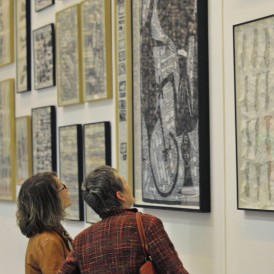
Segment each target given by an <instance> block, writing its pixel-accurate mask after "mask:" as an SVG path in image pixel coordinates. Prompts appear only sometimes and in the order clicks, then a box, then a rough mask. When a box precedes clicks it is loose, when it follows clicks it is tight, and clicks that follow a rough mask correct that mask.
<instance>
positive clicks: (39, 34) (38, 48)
mask: <svg viewBox="0 0 274 274" xmlns="http://www.w3.org/2000/svg"><path fill="white" fill-rule="evenodd" d="M54 38H55V37H54V25H53V24H48V25H46V26H44V27H41V28H39V29H36V30H34V31H33V56H34V88H35V89H43V88H47V87H52V86H55V39H54Z"/></svg>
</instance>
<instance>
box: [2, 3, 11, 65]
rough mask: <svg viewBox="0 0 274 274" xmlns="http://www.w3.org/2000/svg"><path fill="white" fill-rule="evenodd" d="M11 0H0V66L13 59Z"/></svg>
mask: <svg viewBox="0 0 274 274" xmlns="http://www.w3.org/2000/svg"><path fill="white" fill-rule="evenodd" d="M13 5H14V4H13V1H12V0H0V10H1V13H0V41H1V46H0V67H2V66H6V65H8V64H11V63H13V61H14V24H13V22H14V11H13Z"/></svg>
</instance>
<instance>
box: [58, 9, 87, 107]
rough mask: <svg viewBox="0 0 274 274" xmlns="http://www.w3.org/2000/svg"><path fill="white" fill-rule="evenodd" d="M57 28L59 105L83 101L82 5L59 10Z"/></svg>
mask: <svg viewBox="0 0 274 274" xmlns="http://www.w3.org/2000/svg"><path fill="white" fill-rule="evenodd" d="M55 28H56V64H57V70H56V72H57V75H58V77H57V96H58V105H59V106H65V105H72V104H79V103H82V101H83V95H82V77H81V75H82V69H81V62H80V60H81V50H80V49H81V39H80V5H79V4H76V5H73V6H70V7H68V8H66V9H63V10H61V11H59V12H57V13H56V24H55Z"/></svg>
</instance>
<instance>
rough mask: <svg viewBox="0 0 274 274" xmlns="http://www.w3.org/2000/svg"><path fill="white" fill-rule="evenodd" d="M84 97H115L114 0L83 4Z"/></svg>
mask: <svg viewBox="0 0 274 274" xmlns="http://www.w3.org/2000/svg"><path fill="white" fill-rule="evenodd" d="M81 28H82V29H81V33H82V64H83V98H84V101H93V100H99V99H104V98H110V97H112V62H111V60H112V54H111V50H112V48H111V0H93V1H90V0H86V1H83V2H82V3H81Z"/></svg>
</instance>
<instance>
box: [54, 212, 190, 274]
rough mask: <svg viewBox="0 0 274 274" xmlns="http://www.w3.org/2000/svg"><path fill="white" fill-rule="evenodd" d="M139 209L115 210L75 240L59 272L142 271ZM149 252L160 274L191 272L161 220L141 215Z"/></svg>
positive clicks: (120, 273) (89, 273)
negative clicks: (137, 221) (138, 222)
mask: <svg viewBox="0 0 274 274" xmlns="http://www.w3.org/2000/svg"><path fill="white" fill-rule="evenodd" d="M136 212H137V210H136V209H131V210H130V209H129V210H126V209H115V210H114V211H112V212H111V213H109V215H108V216H104V217H103V219H102V220H101V221H100V222H98V223H96V224H94V225H92V226H90V227H89V228H87V229H85V230H84V231H82V232H81V233H80V234H79V235H78V236H77V237H76V238H75V240H74V243H73V247H74V251H73V252H72V253H70V254H69V256H68V257H67V259H66V261H65V263H64V264H63V266H62V267H61V270H60V271H59V272H58V273H59V274H72V273H73V274H76V273H82V274H91V273H96V274H100V273H106V274H107V273H111V274H115V273H117V274H118V273H119V274H123V273H126V274H130V273H139V268H140V266H141V265H142V264H143V263H144V258H143V253H142V247H141V242H140V239H139V235H138V231H137V224H136V219H135V214H136ZM142 221H143V224H144V228H145V233H146V236H147V240H148V242H149V248H150V254H151V256H152V259H153V261H154V263H155V264H156V266H157V269H158V270H159V273H172V274H175V273H183V274H187V273H188V272H187V271H186V270H185V268H184V267H183V264H182V262H181V261H180V259H179V257H178V255H177V252H176V251H175V249H174V246H173V244H172V242H171V241H170V239H169V237H168V235H167V233H166V232H165V230H164V227H163V224H162V222H161V221H160V219H158V218H156V217H154V216H152V215H148V214H142Z"/></svg>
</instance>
